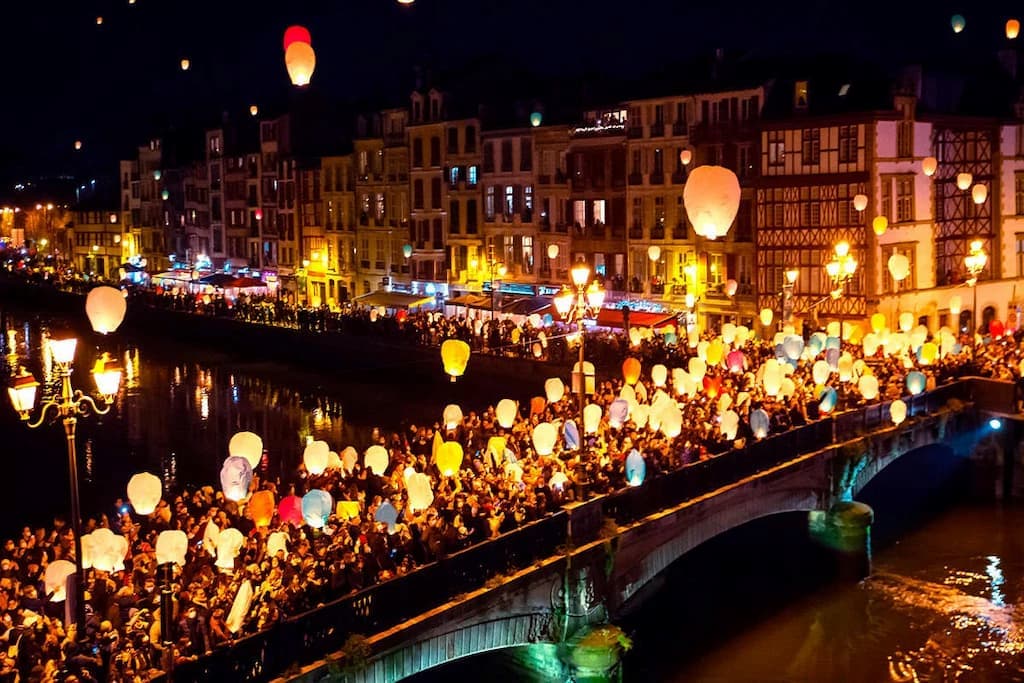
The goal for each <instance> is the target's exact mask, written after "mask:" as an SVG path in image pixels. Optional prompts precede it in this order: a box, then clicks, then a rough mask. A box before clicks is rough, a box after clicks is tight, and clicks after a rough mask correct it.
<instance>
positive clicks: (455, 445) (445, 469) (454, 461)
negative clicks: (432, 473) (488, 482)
mask: <svg viewBox="0 0 1024 683" xmlns="http://www.w3.org/2000/svg"><path fill="white" fill-rule="evenodd" d="M462 455H463V453H462V444H460V443H459V442H458V441H445V442H444V443H443V444H441V448H440V451H439V452H438V454H437V469H439V470H440V471H441V474H443V475H444V476H446V477H451V476H454V475H455V473H456V472H458V471H459V468H460V467H462Z"/></svg>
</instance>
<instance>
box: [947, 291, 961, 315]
mask: <svg viewBox="0 0 1024 683" xmlns="http://www.w3.org/2000/svg"><path fill="white" fill-rule="evenodd" d="M961 306H963V299H961V298H960V295H959V294H954V295H953V296H951V297H949V312H950V313H951V314H953V315H960V307H961Z"/></svg>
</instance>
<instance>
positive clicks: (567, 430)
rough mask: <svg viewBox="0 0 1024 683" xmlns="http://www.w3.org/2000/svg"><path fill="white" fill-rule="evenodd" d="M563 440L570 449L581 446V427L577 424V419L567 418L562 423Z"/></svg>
mask: <svg viewBox="0 0 1024 683" xmlns="http://www.w3.org/2000/svg"><path fill="white" fill-rule="evenodd" d="M562 441H563V442H564V443H565V447H566V449H568V450H570V451H574V450H576V449H577V448H579V447H580V428H579V427H577V426H576V421H575V420H566V421H565V424H564V425H562Z"/></svg>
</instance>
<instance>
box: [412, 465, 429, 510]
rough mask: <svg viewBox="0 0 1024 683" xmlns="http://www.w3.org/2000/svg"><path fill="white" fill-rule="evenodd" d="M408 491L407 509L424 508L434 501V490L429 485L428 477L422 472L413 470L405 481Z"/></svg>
mask: <svg viewBox="0 0 1024 683" xmlns="http://www.w3.org/2000/svg"><path fill="white" fill-rule="evenodd" d="M405 488H406V490H407V491H408V492H409V510H410V512H417V511H419V510H426V509H427V508H429V507H430V504H431V503H433V502H434V490H433V489H432V488H431V486H430V477H428V476H427V475H425V474H423V473H422V472H414V473H413V474H412V475H410V476H409V478H408V479H406V481H405Z"/></svg>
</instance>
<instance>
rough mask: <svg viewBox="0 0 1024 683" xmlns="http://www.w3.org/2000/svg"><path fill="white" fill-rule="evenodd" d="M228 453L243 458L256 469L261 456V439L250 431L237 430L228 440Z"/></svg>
mask: <svg viewBox="0 0 1024 683" xmlns="http://www.w3.org/2000/svg"><path fill="white" fill-rule="evenodd" d="M228 455H231V456H235V457H239V458H245V459H246V460H247V461H248V462H249V465H250V466H251V467H252V468H253V469H256V467H258V466H259V464H260V459H262V458H263V439H261V438H260V437H259V435H258V434H253V433H252V432H238V433H237V434H235V435H234V436H232V437H231V441H228Z"/></svg>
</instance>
